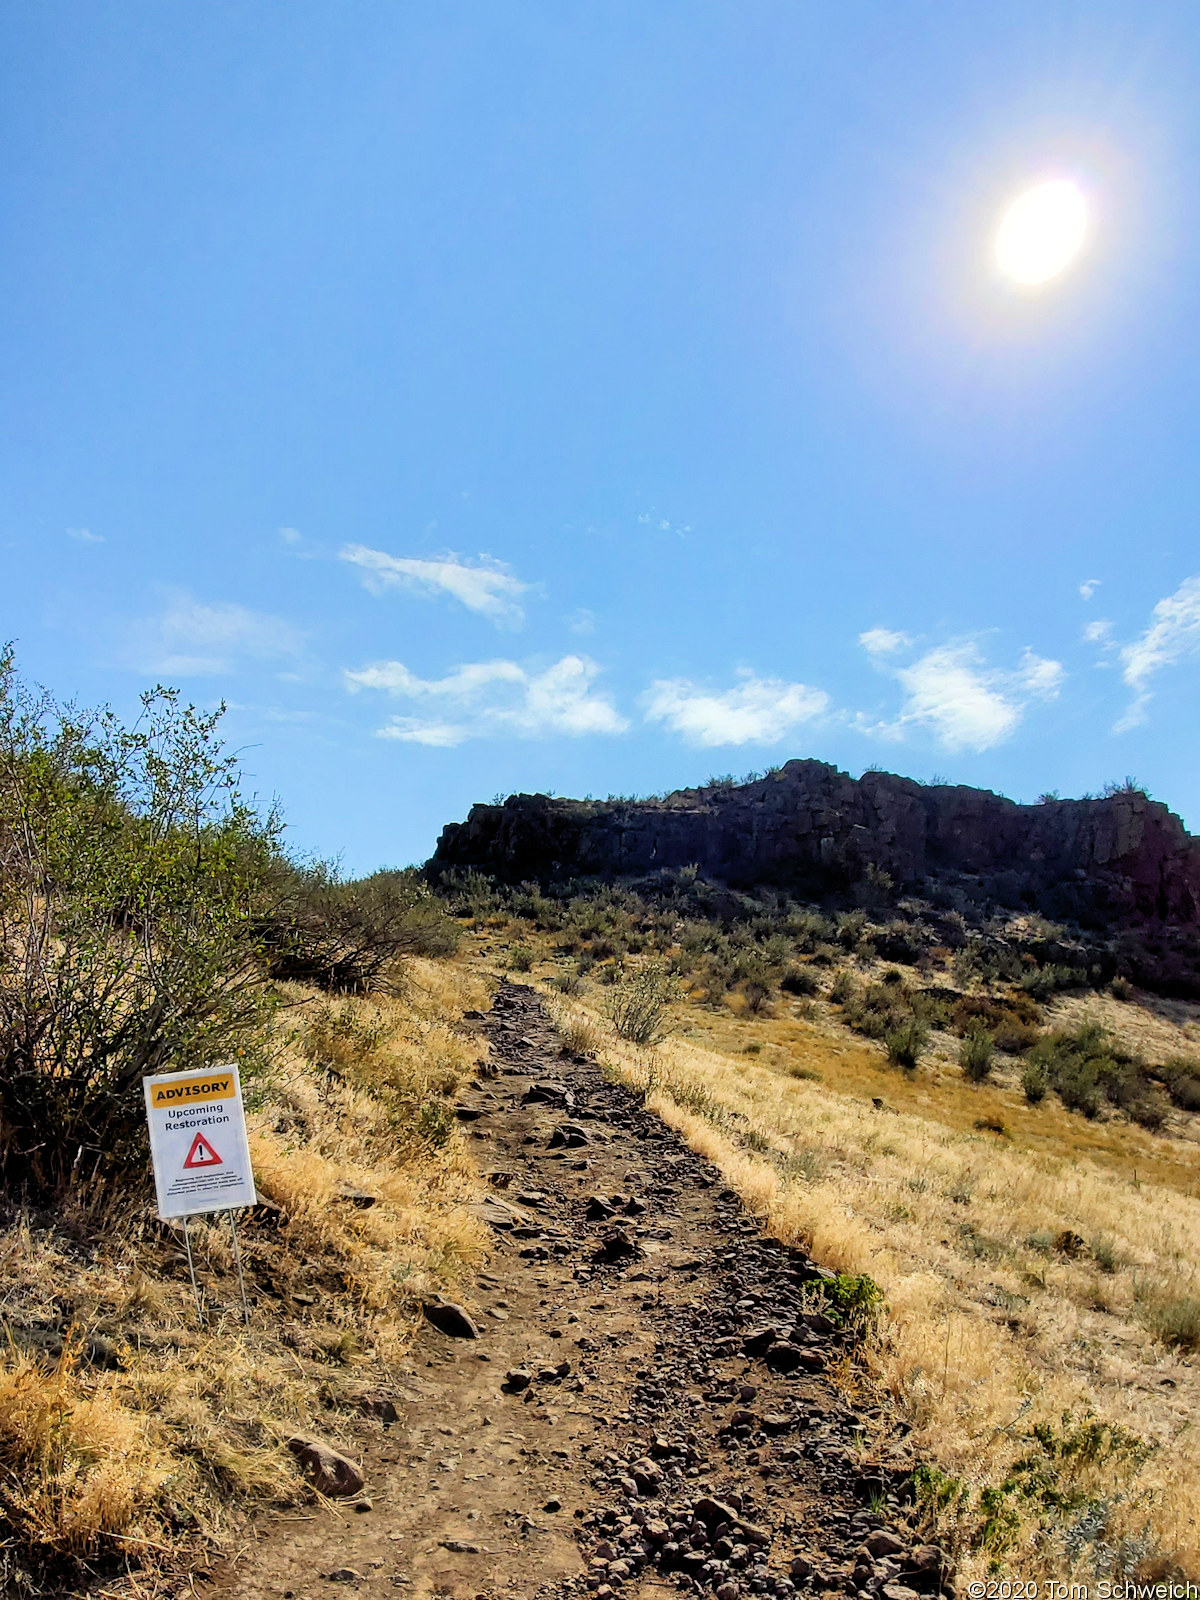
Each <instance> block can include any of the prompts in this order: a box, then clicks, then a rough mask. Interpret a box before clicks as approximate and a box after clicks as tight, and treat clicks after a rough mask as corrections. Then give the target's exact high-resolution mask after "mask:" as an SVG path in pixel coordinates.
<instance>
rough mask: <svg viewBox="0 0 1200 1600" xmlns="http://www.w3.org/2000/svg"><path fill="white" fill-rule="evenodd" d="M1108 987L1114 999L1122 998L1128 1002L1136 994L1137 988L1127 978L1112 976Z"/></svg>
mask: <svg viewBox="0 0 1200 1600" xmlns="http://www.w3.org/2000/svg"><path fill="white" fill-rule="evenodd" d="M1109 989H1110V992H1111V994H1112V997H1113V999H1114V1000H1124V1001H1126V1002H1129V1001H1130V1000H1132V999H1133V998H1134V996H1135V995H1136V994H1137V990H1136V989H1135V988H1134V987H1133V985H1132V984H1131V983H1130V981H1129V979H1128V978H1114V979H1113V981H1112V983H1111V984H1110V985H1109Z"/></svg>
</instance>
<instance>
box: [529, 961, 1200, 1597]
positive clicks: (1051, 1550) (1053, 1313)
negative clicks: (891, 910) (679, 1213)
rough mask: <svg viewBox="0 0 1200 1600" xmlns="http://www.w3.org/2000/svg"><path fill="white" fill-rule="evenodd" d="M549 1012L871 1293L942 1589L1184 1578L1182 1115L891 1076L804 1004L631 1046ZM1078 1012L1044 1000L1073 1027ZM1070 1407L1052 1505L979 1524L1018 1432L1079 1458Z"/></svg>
mask: <svg viewBox="0 0 1200 1600" xmlns="http://www.w3.org/2000/svg"><path fill="white" fill-rule="evenodd" d="M560 1004H561V1005H562V1007H563V1009H564V1010H565V1011H566V1012H567V1013H568V1014H569V1015H572V1016H574V1017H575V1018H576V1019H578V1021H579V1022H580V1023H581V1024H586V1026H588V1027H590V1028H592V1029H594V1030H596V1031H597V1032H599V1033H601V1034H602V1035H603V1037H604V1044H603V1056H604V1058H605V1059H606V1060H607V1061H608V1062H610V1063H611V1065H612V1066H613V1068H614V1070H616V1071H618V1072H619V1073H620V1075H621V1076H622V1077H623V1078H625V1079H626V1081H628V1082H630V1083H631V1084H633V1085H635V1086H637V1087H640V1088H642V1089H644V1090H645V1091H646V1093H647V1095H648V1098H649V1104H650V1105H651V1107H652V1108H653V1109H654V1110H656V1111H657V1112H658V1113H659V1114H660V1115H662V1116H663V1117H664V1119H665V1120H666V1121H667V1122H669V1123H670V1124H672V1125H673V1126H675V1127H676V1128H678V1129H679V1130H680V1131H681V1132H682V1134H683V1135H684V1136H685V1137H686V1138H687V1139H688V1141H689V1142H690V1143H691V1144H692V1145H693V1146H694V1147H695V1148H697V1149H698V1150H700V1151H702V1152H703V1153H704V1154H705V1155H706V1156H708V1157H709V1158H710V1159H711V1160H713V1161H714V1162H715V1163H716V1164H717V1165H718V1166H720V1168H721V1169H722V1171H723V1172H724V1173H725V1174H726V1176H727V1177H728V1179H729V1180H730V1181H731V1182H732V1183H733V1184H734V1185H735V1186H736V1187H737V1188H738V1189H739V1191H740V1192H741V1194H742V1195H743V1197H744V1198H745V1200H746V1202H747V1204H748V1205H749V1206H750V1207H751V1209H752V1210H753V1211H754V1212H755V1213H756V1214H757V1215H758V1216H760V1217H761V1218H762V1220H763V1223H764V1225H765V1226H766V1227H768V1228H769V1229H770V1230H771V1231H772V1232H774V1233H775V1234H777V1235H778V1236H779V1237H781V1238H785V1239H788V1240H795V1241H800V1242H803V1243H804V1244H806V1245H807V1246H808V1247H809V1248H810V1249H811V1250H812V1251H813V1253H814V1255H815V1256H816V1257H817V1258H818V1259H819V1260H820V1261H822V1262H823V1263H824V1264H826V1265H828V1266H830V1267H832V1268H834V1269H836V1270H838V1271H841V1272H847V1273H869V1274H870V1275H871V1276H872V1277H873V1278H874V1279H875V1280H876V1281H877V1282H878V1283H879V1284H880V1285H881V1286H882V1287H883V1289H884V1291H885V1293H886V1296H887V1305H886V1310H885V1313H884V1316H883V1318H882V1319H881V1321H880V1323H879V1325H878V1329H877V1332H876V1335H875V1337H874V1338H873V1340H872V1342H871V1344H870V1346H869V1360H870V1362H871V1365H872V1367H873V1369H874V1372H875V1374H876V1376H877V1378H878V1380H879V1381H880V1382H881V1383H882V1384H884V1385H885V1386H886V1388H887V1389H888V1391H889V1392H890V1394H891V1396H892V1401H893V1406H894V1414H895V1415H896V1416H897V1418H898V1419H899V1420H902V1421H903V1422H905V1423H907V1424H908V1425H909V1427H910V1428H911V1429H912V1433H911V1435H910V1443H911V1447H912V1449H913V1452H914V1453H915V1455H916V1456H917V1457H918V1458H920V1459H922V1460H924V1461H926V1462H933V1463H936V1464H937V1466H938V1467H939V1468H940V1469H941V1471H942V1472H943V1473H945V1474H947V1475H949V1476H951V1477H953V1478H954V1479H957V1480H960V1481H961V1484H962V1485H963V1486H964V1487H965V1488H966V1490H967V1495H968V1503H967V1504H966V1505H965V1506H948V1507H945V1508H943V1510H942V1511H941V1512H940V1514H939V1517H940V1521H939V1525H940V1528H941V1531H942V1532H943V1534H945V1535H947V1536H950V1537H955V1536H957V1539H958V1542H959V1545H960V1548H963V1549H964V1551H965V1558H964V1563H963V1570H964V1574H965V1575H968V1576H972V1575H974V1574H975V1573H976V1572H978V1571H981V1570H983V1569H984V1567H985V1566H986V1565H987V1563H988V1561H989V1560H993V1561H999V1563H1000V1566H1001V1567H1002V1568H1003V1570H1005V1571H1006V1572H1008V1573H1010V1574H1013V1573H1016V1572H1023V1573H1025V1575H1028V1576H1035V1575H1037V1574H1038V1573H1040V1574H1041V1575H1042V1576H1047V1575H1049V1574H1051V1573H1053V1574H1055V1575H1059V1574H1062V1573H1065V1572H1067V1571H1085V1570H1091V1571H1093V1572H1096V1573H1097V1574H1100V1575H1105V1576H1111V1575H1112V1573H1113V1571H1114V1570H1115V1569H1116V1568H1118V1567H1120V1566H1121V1565H1124V1566H1125V1567H1126V1568H1128V1569H1129V1570H1138V1571H1140V1572H1141V1573H1143V1574H1145V1573H1157V1572H1159V1571H1162V1570H1166V1569H1167V1568H1170V1567H1172V1566H1173V1567H1175V1568H1178V1569H1182V1570H1184V1571H1186V1572H1189V1573H1191V1574H1193V1575H1195V1574H1196V1573H1197V1572H1200V1433H1197V1431H1196V1430H1195V1428H1194V1426H1193V1421H1192V1419H1193V1417H1194V1415H1195V1412H1196V1408H1197V1404H1198V1403H1200V1381H1198V1377H1197V1372H1196V1367H1195V1362H1194V1356H1193V1351H1192V1349H1191V1348H1188V1342H1189V1341H1190V1340H1192V1339H1195V1340H1196V1341H1198V1342H1200V1172H1198V1170H1197V1167H1196V1163H1195V1142H1194V1141H1195V1134H1194V1128H1193V1126H1192V1125H1191V1124H1190V1119H1186V1118H1177V1119H1175V1122H1174V1123H1173V1127H1172V1133H1171V1135H1170V1136H1162V1135H1159V1136H1155V1135H1152V1134H1150V1133H1147V1132H1145V1131H1144V1130H1142V1129H1140V1128H1137V1127H1135V1126H1133V1125H1131V1124H1130V1123H1128V1122H1126V1121H1125V1120H1124V1119H1116V1118H1113V1119H1112V1120H1109V1121H1100V1122H1097V1123H1092V1122H1088V1121H1086V1120H1085V1119H1084V1118H1082V1117H1080V1116H1078V1115H1074V1114H1072V1113H1069V1112H1067V1111H1065V1110H1064V1109H1063V1108H1062V1107H1061V1106H1059V1105H1058V1104H1057V1102H1054V1103H1051V1101H1049V1100H1048V1101H1047V1102H1045V1103H1043V1105H1042V1106H1041V1107H1038V1108H1032V1107H1027V1106H1026V1105H1025V1102H1024V1098H1023V1096H1022V1095H1021V1094H1020V1091H1019V1089H1018V1088H1017V1087H1016V1084H1015V1081H1014V1074H1013V1073H1012V1072H1011V1071H1010V1072H1008V1073H1007V1074H1006V1073H1004V1072H1003V1071H1002V1072H1001V1073H1000V1074H999V1075H998V1077H999V1081H998V1082H996V1083H988V1084H985V1085H983V1086H980V1087H975V1086H972V1085H970V1084H968V1083H967V1082H966V1081H965V1080H964V1078H963V1077H962V1074H961V1072H960V1070H959V1069H958V1068H957V1066H954V1065H952V1064H951V1061H950V1049H949V1041H948V1040H947V1041H945V1042H944V1043H943V1048H942V1050H941V1051H940V1052H938V1051H935V1053H934V1055H933V1056H932V1058H931V1059H930V1060H929V1061H928V1062H927V1063H926V1064H925V1065H923V1066H922V1067H921V1068H920V1069H919V1070H918V1071H917V1072H915V1073H913V1074H904V1073H901V1072H899V1071H898V1070H896V1069H894V1068H890V1067H889V1066H888V1065H887V1063H886V1058H885V1056H884V1053H883V1051H882V1049H880V1048H879V1047H876V1046H872V1045H869V1044H867V1043H866V1042H865V1041H862V1040H860V1039H857V1038H856V1037H855V1036H854V1035H852V1034H850V1033H849V1032H848V1031H847V1030H846V1029H844V1028H842V1027H840V1026H839V1025H838V1023H837V1021H836V1015H835V1013H834V1012H833V1010H832V1008H830V1007H827V1006H824V1005H817V1006H814V1005H812V1004H811V1003H805V1002H802V1003H801V1004H800V1006H796V1005H795V1004H794V1003H791V1002H784V1001H781V1002H779V1003H778V1004H777V1005H776V1007H775V1008H774V1009H775V1015H773V1016H768V1017H748V1016H737V1015H734V1014H732V1013H730V1012H728V1011H727V1012H725V1013H724V1014H722V1013H710V1012H704V1011H701V1010H700V1009H699V1008H696V1007H692V1006H681V1007H679V1008H678V1013H677V1017H676V1023H677V1032H676V1034H675V1036H674V1037H673V1038H670V1039H668V1040H667V1041H666V1042H665V1043H664V1044H662V1045H660V1046H659V1047H657V1048H656V1049H652V1050H635V1049H633V1048H631V1047H629V1046H627V1045H625V1044H623V1043H622V1041H620V1040H619V1039H617V1038H616V1037H615V1035H614V1034H613V1032H612V1030H611V1029H608V1028H606V1026H605V1023H604V1019H603V1007H602V991H598V990H595V989H593V990H591V991H589V992H587V993H585V995H584V996H583V999H582V1000H581V1001H577V1002H560ZM1102 1005H1103V1010H1104V1018H1103V1019H1104V1020H1105V1021H1106V1022H1107V1023H1108V1025H1110V1026H1114V1027H1115V1028H1117V1030H1118V1031H1120V1032H1122V1033H1123V1034H1125V1035H1126V1036H1127V1037H1131V1042H1132V1035H1134V1034H1137V1033H1138V1032H1139V1030H1141V1031H1142V1033H1143V1034H1145V1033H1146V1031H1147V1030H1153V1031H1154V1032H1155V1041H1154V1042H1155V1047H1156V1049H1158V1048H1159V1047H1164V1048H1165V1047H1168V1046H1170V1047H1173V1048H1174V1049H1176V1050H1178V1049H1180V1048H1184V1049H1186V1048H1189V1047H1190V1046H1191V1038H1192V1033H1193V1031H1194V1029H1193V1025H1192V1014H1191V1013H1189V1012H1186V1011H1185V1012H1182V1013H1180V1014H1179V1015H1178V1016H1176V1017H1174V1018H1172V1017H1171V1016H1169V1015H1167V1014H1165V1013H1163V1012H1160V1014H1159V1015H1157V1016H1151V1015H1150V1014H1149V1013H1147V1012H1145V1011H1144V1010H1142V1008H1139V1007H1136V1006H1131V1005H1121V1004H1119V1003H1118V1002H1116V1001H1111V1000H1109V1001H1105V1002H1103V1003H1102ZM1083 1009H1086V1003H1084V1005H1083V1006H1081V1004H1080V1003H1079V1002H1076V1001H1069V1002H1060V1007H1059V1011H1060V1013H1061V1014H1062V1015H1063V1016H1064V1018H1069V1019H1070V1020H1073V1021H1078V1020H1080V1018H1079V1017H1078V1016H1076V1015H1075V1012H1077V1011H1080V1010H1083ZM1184 1026H1187V1028H1188V1030H1189V1031H1188V1032H1187V1033H1185V1032H1184V1031H1183V1028H1184ZM1164 1029H1165V1030H1167V1031H1166V1032H1163V1031H1162V1030H1164ZM1167 1053H1169V1050H1167ZM1151 1054H1153V1052H1151ZM876 1101H878V1102H880V1104H881V1108H879V1107H877V1106H876V1104H875V1102H876ZM981 1124H983V1125H984V1126H980V1125H981ZM988 1125H990V1126H988ZM997 1129H1000V1130H1004V1131H1002V1132H998V1131H995V1130H997ZM1056 1241H1058V1243H1057V1245H1056ZM1172 1338H1173V1339H1175V1340H1177V1341H1180V1340H1181V1341H1182V1342H1183V1343H1182V1347H1181V1345H1180V1344H1179V1343H1171V1342H1168V1341H1169V1340H1170V1339H1172ZM1068 1412H1069V1413H1071V1416H1072V1419H1073V1421H1071V1422H1069V1423H1067V1424H1065V1425H1064V1422H1063V1417H1064V1413H1068ZM1089 1413H1090V1414H1094V1416H1095V1418H1096V1419H1099V1422H1100V1423H1101V1424H1102V1425H1103V1426H1102V1427H1100V1428H1098V1429H1093V1430H1092V1431H1091V1432H1090V1433H1088V1434H1087V1437H1088V1439H1090V1440H1091V1441H1092V1443H1093V1444H1095V1442H1096V1440H1099V1441H1100V1443H1099V1445H1098V1447H1097V1448H1096V1449H1091V1448H1081V1449H1079V1450H1078V1452H1077V1453H1076V1454H1075V1455H1061V1454H1060V1456H1059V1457H1058V1459H1056V1460H1051V1461H1050V1464H1049V1466H1048V1468H1047V1470H1048V1471H1049V1472H1050V1474H1051V1477H1052V1479H1053V1485H1054V1486H1055V1488H1056V1492H1058V1493H1060V1495H1061V1496H1062V1497H1063V1498H1065V1499H1066V1500H1068V1501H1070V1502H1071V1504H1070V1505H1068V1506H1067V1507H1066V1508H1062V1507H1060V1508H1058V1509H1056V1508H1054V1507H1053V1506H1050V1505H1048V1504H1047V1503H1046V1501H1047V1496H1046V1495H1044V1494H1041V1493H1031V1494H1029V1495H1021V1494H1019V1493H1013V1494H1009V1495H1002V1496H1000V1497H999V1500H998V1502H997V1504H998V1505H999V1507H1000V1511H999V1514H997V1515H993V1516H992V1517H991V1518H990V1519H989V1517H988V1515H987V1514H986V1509H985V1510H982V1511H981V1508H980V1494H981V1492H982V1491H984V1490H985V1489H987V1488H988V1486H991V1487H992V1488H995V1487H996V1486H998V1485H1001V1484H1003V1483H1004V1482H1005V1481H1006V1479H1007V1478H1008V1477H1009V1475H1010V1473H1011V1472H1012V1470H1013V1465H1014V1462H1017V1461H1019V1459H1020V1458H1021V1456H1022V1455H1029V1454H1030V1451H1031V1444H1030V1440H1029V1435H1030V1433H1031V1430H1033V1429H1034V1427H1035V1426H1037V1425H1039V1424H1047V1425H1048V1426H1049V1427H1050V1429H1051V1430H1052V1433H1051V1436H1050V1438H1051V1455H1053V1454H1054V1449H1055V1446H1054V1439H1055V1438H1057V1439H1059V1440H1061V1439H1062V1438H1063V1437H1064V1436H1068V1437H1070V1438H1073V1439H1074V1440H1075V1441H1076V1443H1077V1444H1078V1442H1079V1440H1080V1439H1082V1438H1083V1437H1084V1432H1083V1431H1081V1430H1080V1427H1079V1424H1080V1421H1081V1419H1084V1418H1086V1417H1087V1416H1088V1415H1089ZM1127 1435H1128V1436H1136V1440H1137V1441H1143V1443H1144V1447H1142V1446H1139V1445H1138V1444H1137V1443H1136V1441H1135V1440H1134V1439H1133V1438H1130V1437H1127ZM1038 1448H1040V1447H1036V1446H1035V1447H1034V1448H1033V1453H1034V1454H1035V1455H1036V1454H1037V1449H1038ZM1038 1459H1039V1461H1041V1457H1040V1456H1039V1458H1038ZM1047 1459H1048V1460H1049V1458H1047ZM1019 1471H1020V1469H1018V1472H1019ZM1023 1481H1029V1479H1028V1474H1026V1478H1025V1480H1023ZM984 1504H985V1508H986V1501H985V1503H984ZM972 1546H974V1548H973V1549H972V1548H971V1547H972Z"/></svg>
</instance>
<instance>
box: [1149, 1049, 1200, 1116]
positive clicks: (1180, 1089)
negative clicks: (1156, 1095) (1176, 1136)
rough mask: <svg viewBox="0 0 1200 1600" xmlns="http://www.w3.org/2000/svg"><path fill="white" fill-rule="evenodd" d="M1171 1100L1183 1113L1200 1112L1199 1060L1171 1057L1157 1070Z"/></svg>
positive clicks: (1192, 1057) (1195, 1058) (1191, 1057)
mask: <svg viewBox="0 0 1200 1600" xmlns="http://www.w3.org/2000/svg"><path fill="white" fill-rule="evenodd" d="M1158 1076H1159V1077H1160V1078H1161V1079H1162V1080H1163V1082H1164V1083H1165V1084H1166V1086H1167V1093H1168V1094H1169V1095H1170V1096H1171V1099H1172V1100H1173V1101H1174V1102H1175V1104H1176V1105H1177V1106H1179V1107H1180V1108H1181V1109H1182V1110H1184V1111H1200V1059H1197V1057H1195V1056H1172V1057H1171V1058H1170V1059H1169V1060H1167V1061H1164V1062H1163V1064H1162V1066H1161V1067H1159V1069H1158Z"/></svg>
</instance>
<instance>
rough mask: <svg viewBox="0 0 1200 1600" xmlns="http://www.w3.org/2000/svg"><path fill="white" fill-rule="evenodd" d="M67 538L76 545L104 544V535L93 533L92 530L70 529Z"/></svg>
mask: <svg viewBox="0 0 1200 1600" xmlns="http://www.w3.org/2000/svg"><path fill="white" fill-rule="evenodd" d="M67 538H68V539H74V540H75V542H76V544H103V543H104V535H103V534H102V533H93V532H92V530H91V529H90V528H68V529H67Z"/></svg>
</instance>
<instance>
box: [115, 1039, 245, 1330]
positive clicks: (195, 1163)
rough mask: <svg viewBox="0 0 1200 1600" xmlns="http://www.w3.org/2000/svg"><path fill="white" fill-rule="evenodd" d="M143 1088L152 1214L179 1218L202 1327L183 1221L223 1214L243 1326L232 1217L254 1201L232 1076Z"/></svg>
mask: <svg viewBox="0 0 1200 1600" xmlns="http://www.w3.org/2000/svg"><path fill="white" fill-rule="evenodd" d="M142 1087H143V1090H144V1091H145V1095H146V1121H147V1123H148V1124H149V1128H150V1159H151V1162H152V1163H153V1166H154V1187H155V1191H156V1193H157V1196H158V1214H159V1216H160V1217H161V1218H162V1219H163V1221H164V1222H170V1221H172V1220H174V1219H175V1218H177V1217H181V1218H182V1219H183V1244H184V1250H185V1251H186V1253H187V1261H188V1272H189V1274H190V1276H191V1280H192V1290H193V1293H194V1294H195V1296H196V1311H197V1313H198V1315H199V1317H200V1320H201V1322H203V1321H204V1309H203V1306H202V1305H201V1301H200V1289H199V1286H198V1285H197V1282H196V1269H195V1265H194V1262H193V1260H192V1241H191V1235H190V1234H189V1232H188V1218H189V1217H195V1216H204V1215H207V1214H210V1213H212V1212H214V1211H225V1212H228V1214H229V1228H230V1232H231V1233H232V1235H233V1258H234V1260H235V1262H236V1263H237V1273H238V1287H239V1288H240V1290H241V1295H242V1316H243V1319H244V1320H245V1321H246V1322H247V1323H249V1321H250V1302H249V1301H248V1299H247V1298H246V1278H245V1274H244V1272H243V1270H242V1252H241V1247H240V1246H239V1244H238V1236H237V1220H236V1218H235V1215H234V1212H235V1211H236V1209H237V1208H238V1207H239V1206H253V1205H257V1203H258V1195H257V1193H256V1192H255V1188H254V1173H253V1171H252V1169H251V1166H250V1146H249V1143H248V1141H247V1138H246V1113H245V1109H244V1107H243V1105H242V1086H241V1083H240V1081H239V1079H238V1070H237V1068H236V1067H234V1066H229V1067H213V1068H211V1069H210V1070H208V1071H206V1072H168V1073H163V1074H160V1075H159V1076H157V1077H154V1078H143V1079H142Z"/></svg>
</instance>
